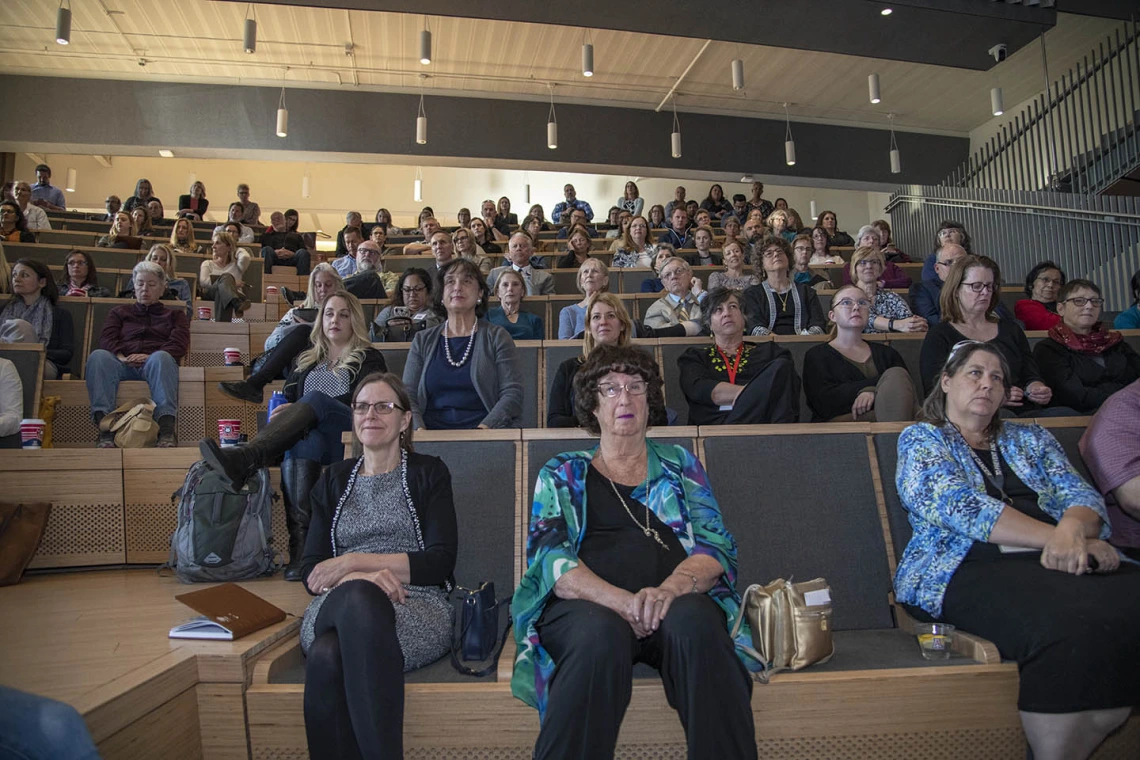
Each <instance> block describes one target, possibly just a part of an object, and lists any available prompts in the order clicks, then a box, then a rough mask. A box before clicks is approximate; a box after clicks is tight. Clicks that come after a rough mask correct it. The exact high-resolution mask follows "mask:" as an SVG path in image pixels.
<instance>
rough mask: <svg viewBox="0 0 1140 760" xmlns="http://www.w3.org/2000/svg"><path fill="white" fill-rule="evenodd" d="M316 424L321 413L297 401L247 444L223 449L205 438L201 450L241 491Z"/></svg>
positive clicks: (284, 408) (215, 468)
mask: <svg viewBox="0 0 1140 760" xmlns="http://www.w3.org/2000/svg"><path fill="white" fill-rule="evenodd" d="M316 424H317V413H316V412H315V411H314V410H313V407H311V406H309V405H308V404H302V403H300V402H297V403H293V404H289V405H288V406H286V407H283V408H282V409H281V411H279V412H278V413H277V414H275V415H274V416H273V419H272V420H270V422H269V424H268V425H267V426H266V427H265V428H264V429H263V430H261V431H260V432H259V433H258V434H257V435H255V436H254V437H253V440H252V441H250V442H249V443H248V444H246V445H245V446H234V447H231V448H225V449H223V448H222V447H221V446H219V445H218V444H217V443H215V442H214V439H212V438H203V439H202V440H201V441H199V442H198V451H199V453H201V455H202V458H203V459H205V460H206V463H207V464H208V465H210V469H211V470H213V471H214V472H216V473H218V474H219V475H221V476H223V477H224V478H225V479H226V480H228V481H229V482H230V485H231V486H232V487H233V489H234V490H235V491H240V490H241V488H242V486H244V485H245V482H246V481H247V480H249V479H250V478H251V477H252V476H253V475H254V473H256V472H257V471H258V470H260V469H261V468H262V467H268V466H269V465H271V464H272V463H274V462H276V461H277V460H278V459H280V458H281V456H282V455H284V454H285V452H286V451H288V450H289V449H290V448H292V447H293V445H294V444H296V443H297V442H298V441H300V440H301V439H302V438H304V437H305V435H306V434H307V433H308V432H309V431H310V430H311V429H313V428H314V427H315V426H316ZM306 524H307V521H306Z"/></svg>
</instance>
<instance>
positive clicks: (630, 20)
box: [223, 0, 1108, 71]
mask: <svg viewBox="0 0 1140 760" xmlns="http://www.w3.org/2000/svg"><path fill="white" fill-rule="evenodd" d="M223 1H224V2H242V3H243V4H244V3H245V0H223ZM1075 1H1076V2H1083V0H1075ZM1097 1H1098V2H1107V1H1108V0H1097ZM267 4H270V5H285V6H297V7H318V8H334V9H335V8H343V9H348V10H357V11H373V12H375V11H387V12H392V13H407V14H411V15H416V16H423V15H427V16H443V17H451V18H485V19H500V20H510V21H519V22H525V23H533V24H552V25H555V26H568V27H579V28H592V29H596V30H601V31H605V30H618V31H627V32H635V33H642V34H658V35H665V36H671V37H690V38H696V39H708V40H714V41H720V42H734V43H740V44H742V45H766V46H770V47H784V48H795V49H800V50H812V51H817V52H826V53H840V54H845V55H858V56H863V57H868V58H885V59H888V60H896V61H909V62H912V63H928V64H934V65H938V66H952V67H955V68H964V69H974V70H978V71H988V70H989V69H990V68H991V67H993V66H994V65H995V63H994V60H993V58H991V57H990V56H989V55H988V54H987V53H986V51H987V50H988V49H989V48H991V47H993V46H994V45H995V44H997V43H999V42H1003V43H1005V44H1006V45H1007V46H1008V48H1009V52H1010V54H1011V55H1012V54H1013V53H1015V52H1017V51H1018V50H1019V49H1021V48H1022V47H1024V46H1025V45H1027V44H1029V43H1030V42H1032V41H1033V40H1035V39H1036V38H1037V37H1038V36H1039V35H1040V34H1041V33H1042V32H1044V31H1046V30H1048V29H1051V28H1052V27H1053V26H1054V25H1055V24H1056V23H1057V12H1056V10H1055V9H1053V8H1045V7H1041V6H1035V5H1024V4H1021V3H1008V2H989V3H987V2H982V0H782V2H781V3H779V4H778V5H771V4H765V6H763V7H759V3H757V2H756V0H720V2H718V3H717V5H716V12H715V13H703V12H700V9H697V8H695V7H694V6H693V5H692V4H689V3H675V2H660V0H626V2H621V3H614V2H613V1H612V0H577V1H576V2H574V3H546V2H541V3H538V2H534V0H468V1H467V2H464V3H456V2H455V0H271V2H269V3H267ZM885 7H890V8H891V9H892V10H893V11H894V12H893V13H892V14H891V15H890V16H882V15H881V14H880V11H881V10H882V9H883V8H885Z"/></svg>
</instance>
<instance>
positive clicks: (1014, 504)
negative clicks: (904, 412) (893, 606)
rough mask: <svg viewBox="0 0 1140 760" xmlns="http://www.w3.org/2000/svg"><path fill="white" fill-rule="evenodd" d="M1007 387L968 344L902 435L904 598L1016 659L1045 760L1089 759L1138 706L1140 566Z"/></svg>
mask: <svg viewBox="0 0 1140 760" xmlns="http://www.w3.org/2000/svg"><path fill="white" fill-rule="evenodd" d="M1009 388H1010V376H1009V369H1008V367H1007V365H1006V362H1005V359H1004V358H1003V357H1002V355H1001V353H1000V352H998V351H997V349H995V348H993V347H992V346H991V345H989V344H985V343H978V342H975V341H963V342H962V343H959V344H958V345H956V346H955V347H954V350H952V351H951V353H950V356H949V358H948V359H947V362H946V365H945V367H944V369H943V370H942V374H941V376H940V382H939V384H938V385H937V386H936V387H935V388H934V390H933V391H932V393H931V395H930V396H929V397H928V398H927V400H926V404H925V405H924V407H923V410H922V412H921V414H920V415H919V419H920V420H921V421H920V422H919V423H918V424H916V425H912V426H910V427H908V428H907V429H906V430H904V431H903V433H902V435H901V436H900V437H899V442H898V455H899V463H898V471H897V473H896V477H895V482H896V486H897V487H898V493H899V497H900V499H901V501H902V504H903V506H904V507H905V508H906V510H907V512H909V514H910V523H911V526H912V527H913V529H914V535H913V536H912V538H911V540H910V543H909V544H908V545H907V548H906V551H905V552H904V554H903V557H902V560H901V561H900V562H899V567H898V571H897V573H896V575H895V594H896V597H897V599H898V601H899V602H900V603H902V604H903V605H904V607H905V608H906V609H907V611H908V612H910V613H911V614H912V615H913V616H915V617H917V618H919V619H922V620H927V621H929V620H942V621H946V622H949V623H952V624H954V625H955V626H957V627H958V628H960V629H962V630H965V631H969V632H970V633H973V634H977V635H979V636H982V637H984V638H986V639H989V640H990V641H993V642H994V643H995V644H996V645H997V647H998V650H999V651H1000V652H1001V655H1002V657H1005V658H1007V659H1013V660H1016V661H1017V663H1018V669H1019V673H1020V692H1019V697H1018V708H1019V709H1020V711H1021V722H1022V726H1023V728H1024V729H1025V734H1026V737H1027V738H1028V740H1029V744H1030V748H1031V749H1032V756H1033V757H1034V758H1035V760H1051V759H1053V758H1056V759H1057V760H1062V759H1065V760H1068V759H1070V758H1086V757H1088V756H1089V755H1091V754H1092V752H1093V750H1095V749H1096V747H1097V746H1098V745H1099V744H1100V743H1101V742H1102V741H1103V740H1104V738H1105V737H1106V736H1107V735H1108V734H1109V733H1110V732H1111V731H1113V730H1114V729H1115V728H1116V727H1118V726H1119V725H1121V724H1122V723H1123V722H1124V721H1125V720H1127V718H1128V716H1129V714H1130V713H1131V710H1132V708H1133V707H1134V706H1136V705H1138V704H1140V644H1138V642H1140V568H1137V567H1135V566H1132V565H1125V566H1121V563H1120V557H1119V555H1118V554H1117V552H1116V550H1115V549H1114V548H1113V547H1111V546H1109V545H1108V544H1107V543H1106V542H1105V541H1104V539H1105V538H1107V537H1108V535H1109V532H1110V531H1109V526H1108V523H1107V522H1106V518H1105V511H1104V501H1103V499H1102V498H1101V496H1100V494H1099V493H1098V492H1097V490H1096V489H1095V488H1093V487H1091V486H1090V485H1089V484H1088V483H1086V482H1085V481H1084V480H1083V479H1082V478H1081V476H1080V475H1078V474H1077V472H1076V471H1075V470H1074V469H1073V466H1072V465H1071V464H1070V463H1069V461H1068V460H1067V459H1066V457H1065V453H1064V451H1063V450H1062V449H1061V446H1060V444H1058V443H1057V441H1056V439H1055V438H1053V436H1052V435H1050V434H1049V432H1048V431H1046V430H1045V429H1043V428H1041V427H1040V426H1038V425H1027V424H1008V423H1003V422H1002V421H1001V418H1000V416H999V411H1000V409H1001V405H1002V403H1003V402H1004V400H1005V399H1006V396H1007V394H1008V393H1009Z"/></svg>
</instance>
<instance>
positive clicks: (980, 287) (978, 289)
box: [958, 282, 997, 293]
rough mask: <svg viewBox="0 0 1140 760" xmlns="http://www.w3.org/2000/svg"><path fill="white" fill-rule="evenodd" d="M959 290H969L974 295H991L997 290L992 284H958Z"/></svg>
mask: <svg viewBox="0 0 1140 760" xmlns="http://www.w3.org/2000/svg"><path fill="white" fill-rule="evenodd" d="M958 287H960V288H969V289H970V290H971V291H972V292H974V293H987V292H988V293H993V292H994V291H996V290H997V286H996V285H994V283H992V282H960V283H958Z"/></svg>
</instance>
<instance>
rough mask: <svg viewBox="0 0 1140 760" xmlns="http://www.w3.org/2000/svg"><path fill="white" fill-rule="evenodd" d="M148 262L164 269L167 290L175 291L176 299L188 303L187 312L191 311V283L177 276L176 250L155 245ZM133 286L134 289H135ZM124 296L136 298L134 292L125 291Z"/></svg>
mask: <svg viewBox="0 0 1140 760" xmlns="http://www.w3.org/2000/svg"><path fill="white" fill-rule="evenodd" d="M146 260H147V261H153V262H154V263H155V264H158V265H159V266H160V267H162V271H164V272H166V289H167V290H168V291H174V295H175V297H177V298H178V300H179V301H183V302H185V303H186V310H187V312H189V311H190V305H191V300H192V299H191V297H190V283H188V282H186V279H185V278H184V277H179V276H178V275H177V274H175V266H176V265H177V263H178V257H177V256H176V255H175V253H174V249H173V248H171V247H170V246H169V245H167V244H166V243H155V244H154V245H152V246H151V247H150V251H148V252H147V255H146ZM133 287H134V286H133V284H132V288H133ZM124 295H127V296H131V297H134V291H133V290H131V291H124V292H123V293H120V294H119V297H120V298H121V297H123V296H124Z"/></svg>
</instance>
